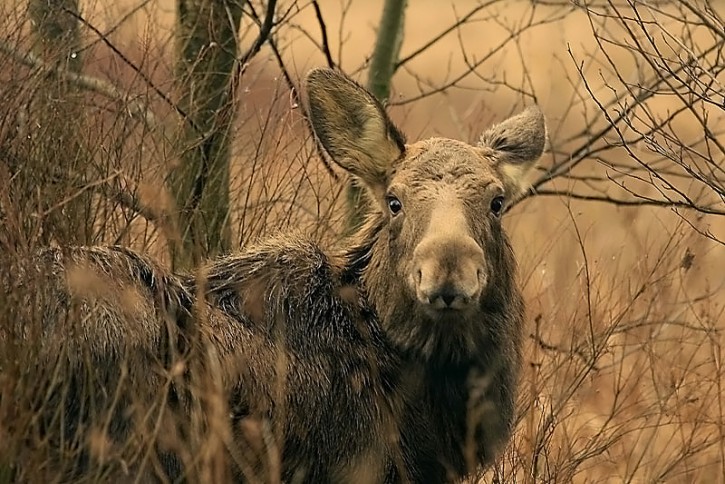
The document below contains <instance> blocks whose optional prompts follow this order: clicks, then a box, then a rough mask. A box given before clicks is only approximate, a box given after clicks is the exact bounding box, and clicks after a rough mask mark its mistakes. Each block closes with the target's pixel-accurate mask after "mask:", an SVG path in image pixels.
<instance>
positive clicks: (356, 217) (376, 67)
mask: <svg viewBox="0 0 725 484" xmlns="http://www.w3.org/2000/svg"><path fill="white" fill-rule="evenodd" d="M406 6H407V0H385V5H384V6H383V14H382V17H381V19H380V27H379V29H378V35H377V38H376V40H375V50H374V51H373V56H372V58H371V60H370V70H369V71H368V82H367V88H368V89H369V90H370V92H371V93H373V95H375V97H377V98H378V100H380V102H382V103H385V102H386V101H387V100H388V97H389V96H390V81H391V80H392V78H393V74H394V73H395V64H396V62H397V61H398V57H399V55H400V46H401V45H402V44H403V35H404V27H405V8H406ZM347 204H348V209H349V211H350V218H349V219H348V223H349V228H350V229H354V228H355V227H357V226H359V225H360V223H361V222H362V219H363V213H364V212H365V210H366V207H365V201H364V199H363V197H362V190H361V188H360V187H359V186H357V185H355V184H354V183H351V184H350V185H348V187H347Z"/></svg>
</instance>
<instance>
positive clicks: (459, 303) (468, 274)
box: [307, 69, 546, 320]
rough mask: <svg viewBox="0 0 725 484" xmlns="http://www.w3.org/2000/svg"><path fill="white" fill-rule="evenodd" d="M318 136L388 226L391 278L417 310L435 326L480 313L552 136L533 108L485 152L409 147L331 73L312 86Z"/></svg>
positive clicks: (438, 145)
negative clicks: (521, 197)
mask: <svg viewBox="0 0 725 484" xmlns="http://www.w3.org/2000/svg"><path fill="white" fill-rule="evenodd" d="M307 92H308V96H309V105H310V115H311V121H312V125H313V129H314V131H315V134H316V136H317V138H318V140H319V141H320V143H321V144H322V146H323V147H324V148H325V150H326V151H327V152H328V153H329V155H330V156H331V157H332V159H333V160H334V161H335V162H336V163H337V164H338V165H340V166H341V167H342V168H344V169H345V170H347V171H348V172H350V173H351V174H352V175H353V176H355V177H357V178H358V179H359V180H360V181H361V182H362V183H363V184H364V185H365V186H366V187H367V189H368V193H369V195H370V197H371V199H372V200H373V201H374V202H373V204H374V205H376V206H375V207H373V209H374V210H379V215H380V216H382V217H383V218H384V225H385V226H384V228H383V230H382V232H381V234H380V237H381V239H385V240H386V244H385V245H386V247H385V251H386V254H385V257H386V259H387V260H386V263H385V266H386V269H388V270H389V273H388V274H387V277H389V278H394V279H396V280H398V281H402V290H403V291H404V292H405V293H406V296H407V298H409V299H410V301H411V304H412V307H413V308H414V309H413V310H414V311H415V312H416V313H420V314H422V315H425V316H426V317H427V318H429V319H433V320H449V319H450V320H454V319H461V318H466V317H467V316H468V315H470V314H472V313H475V312H476V311H479V309H480V306H481V304H482V298H484V295H485V294H486V293H487V290H488V289H489V286H490V285H491V284H492V283H493V282H494V281H495V280H496V279H497V278H496V275H497V274H496V271H502V270H504V271H512V270H513V269H512V268H511V267H509V266H506V265H504V266H502V264H501V257H502V254H501V252H502V251H503V250H505V249H506V248H508V244H507V242H506V239H505V236H504V234H503V231H502V229H501V222H500V218H501V215H502V213H503V212H504V210H505V209H506V206H507V204H508V203H509V202H510V201H511V200H512V199H513V198H514V197H516V196H517V195H518V194H519V192H520V191H521V189H522V186H523V184H524V182H523V180H524V178H525V175H526V174H527V172H528V171H529V170H530V169H531V168H532V167H533V165H534V164H535V162H536V161H537V160H538V159H539V157H540V156H541V154H542V151H543V149H544V144H545V138H546V134H545V133H546V128H545V124H544V118H543V116H542V114H541V112H540V111H539V110H538V108H529V109H527V110H526V111H524V112H523V113H521V114H519V115H517V116H514V117H512V118H510V119H508V120H506V121H504V122H503V123H501V124H499V125H497V126H495V127H493V128H491V129H490V130H488V131H486V132H485V133H484V134H483V135H482V137H481V140H480V142H479V143H478V144H477V145H475V146H472V145H468V144H466V143H463V142H460V141H456V140H450V139H443V138H431V139H427V140H424V141H419V142H417V143H413V144H409V145H406V144H405V142H404V140H403V136H402V135H401V134H400V133H399V132H398V130H397V129H396V128H395V126H394V125H393V123H392V122H391V121H390V119H389V118H388V117H387V115H386V114H385V112H384V110H383V109H382V107H381V106H380V104H379V103H378V102H377V101H376V100H375V99H374V98H373V97H372V95H371V94H369V93H368V92H367V91H366V90H365V89H363V88H362V87H360V86H359V85H357V84H356V83H354V82H353V81H351V80H349V79H347V78H346V77H344V76H342V75H341V74H338V73H336V72H334V71H331V70H323V69H319V70H314V71H312V72H311V73H310V74H309V75H308V77H307Z"/></svg>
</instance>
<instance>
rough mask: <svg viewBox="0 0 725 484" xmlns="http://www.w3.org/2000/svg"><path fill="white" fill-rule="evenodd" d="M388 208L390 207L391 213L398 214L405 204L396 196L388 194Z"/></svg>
mask: <svg viewBox="0 0 725 484" xmlns="http://www.w3.org/2000/svg"><path fill="white" fill-rule="evenodd" d="M388 208H389V209H390V213H392V214H393V215H397V214H398V213H399V212H400V211H401V210H403V204H402V203H400V200H398V199H397V198H395V197H394V196H392V195H388Z"/></svg>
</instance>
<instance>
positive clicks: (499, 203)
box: [491, 196, 503, 215]
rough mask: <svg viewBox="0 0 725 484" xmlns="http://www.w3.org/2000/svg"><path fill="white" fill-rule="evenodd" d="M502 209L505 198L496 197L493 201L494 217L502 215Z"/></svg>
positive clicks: (492, 210)
mask: <svg viewBox="0 0 725 484" xmlns="http://www.w3.org/2000/svg"><path fill="white" fill-rule="evenodd" d="M502 209H503V197H500V196H499V197H494V199H493V200H491V212H493V214H494V215H500V214H501V210H502Z"/></svg>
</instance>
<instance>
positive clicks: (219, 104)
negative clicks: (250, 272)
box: [171, 0, 245, 268]
mask: <svg viewBox="0 0 725 484" xmlns="http://www.w3.org/2000/svg"><path fill="white" fill-rule="evenodd" d="M244 3H245V2H244V1H242V0H237V1H234V0H177V8H178V12H177V14H178V41H179V44H178V52H177V62H176V75H177V80H178V83H179V88H180V92H181V100H180V106H181V108H182V109H183V110H184V112H185V113H186V114H187V120H186V121H187V122H186V124H185V126H184V128H183V132H182V134H181V139H182V140H183V146H184V149H183V152H182V153H181V156H180V165H179V167H177V168H176V169H175V170H174V172H173V173H172V176H171V188H172V191H173V193H174V196H175V199H176V203H177V206H178V208H179V217H178V221H179V224H178V228H179V236H180V238H179V241H178V242H177V243H173V244H172V253H171V255H172V261H173V265H174V267H175V268H183V267H187V268H188V267H191V266H193V265H195V264H196V263H198V262H199V260H200V259H202V258H205V257H209V256H214V255H217V254H220V253H224V252H227V251H229V250H230V248H231V226H230V221H229V162H230V141H231V136H230V130H231V127H232V123H233V121H234V111H235V109H234V105H233V102H234V100H233V95H232V93H233V87H234V86H231V82H233V79H234V76H233V70H234V68H235V65H236V61H237V56H238V38H237V29H238V27H239V22H240V20H241V18H242V7H243V5H244Z"/></svg>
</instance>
